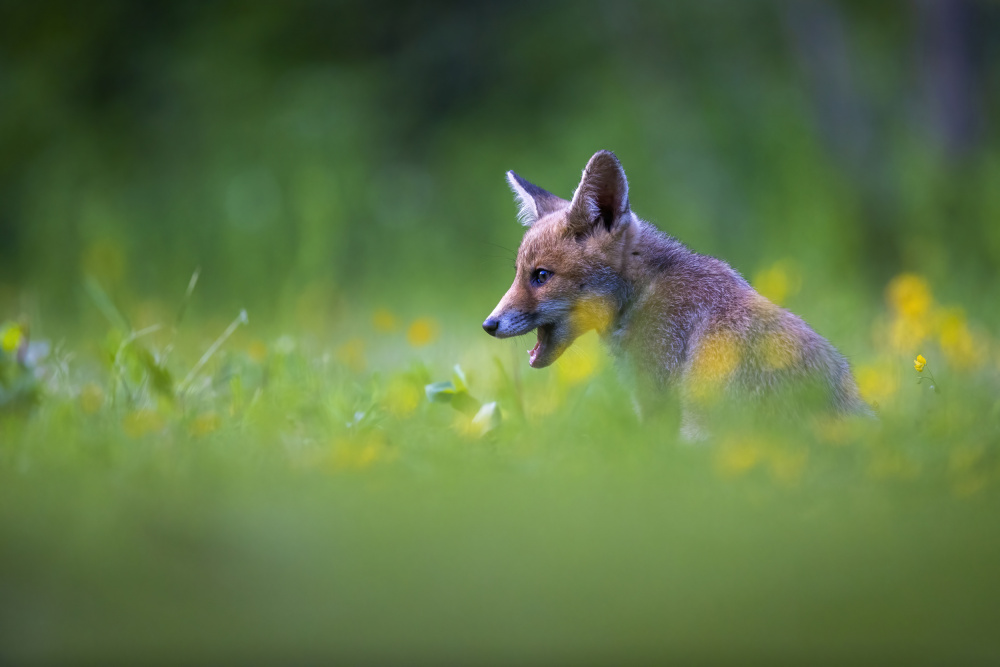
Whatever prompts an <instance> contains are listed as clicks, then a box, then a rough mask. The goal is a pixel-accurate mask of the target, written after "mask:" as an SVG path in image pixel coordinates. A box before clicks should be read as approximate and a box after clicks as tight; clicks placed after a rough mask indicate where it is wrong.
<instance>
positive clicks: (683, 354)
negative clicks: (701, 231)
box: [483, 151, 871, 439]
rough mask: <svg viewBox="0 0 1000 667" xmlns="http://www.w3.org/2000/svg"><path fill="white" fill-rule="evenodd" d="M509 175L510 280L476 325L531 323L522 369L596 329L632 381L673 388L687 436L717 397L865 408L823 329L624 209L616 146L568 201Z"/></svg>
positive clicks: (720, 400)
mask: <svg viewBox="0 0 1000 667" xmlns="http://www.w3.org/2000/svg"><path fill="white" fill-rule="evenodd" d="M507 180H508V182H509V184H510V187H511V189H512V190H513V191H514V194H515V198H516V200H517V202H518V205H519V208H520V212H519V218H520V221H521V223H522V224H523V225H525V226H526V227H527V231H526V232H525V234H524V238H523V240H522V242H521V246H520V248H519V249H518V253H517V270H516V274H515V277H514V282H513V284H512V285H511V287H510V289H509V290H508V291H507V293H506V294H505V295H504V297H503V298H502V299H501V300H500V303H499V304H498V305H497V307H496V308H495V309H494V311H493V312H492V313H491V314H490V316H489V317H488V318H487V319H486V321H485V322H484V323H483V328H484V329H485V330H486V331H487V333H489V334H491V335H493V336H496V337H498V338H507V337H511V336H520V335H523V334H526V333H529V332H531V331H532V330H535V331H537V343H536V345H535V347H534V348H533V349H532V350H530V351H529V363H530V365H531V366H532V367H534V368H543V367H545V366H548V365H549V364H551V363H552V362H554V361H555V360H556V359H558V358H559V356H560V355H561V354H562V353H563V352H564V351H565V350H566V349H567V348H568V347H569V346H570V345H571V344H572V343H573V341H574V340H575V339H576V338H577V337H579V336H581V335H582V334H584V333H586V332H588V331H590V330H596V331H597V332H598V334H599V335H600V336H601V338H602V340H603V341H604V342H605V343H606V344H607V345H608V347H609V348H610V351H611V352H612V354H613V355H614V356H615V357H616V358H618V359H619V360H620V361H621V362H622V363H623V365H624V366H625V367H626V368H628V369H631V370H632V371H633V372H634V375H635V377H637V379H638V381H639V382H640V383H642V384H643V385H647V386H650V387H652V388H653V389H654V391H663V390H668V389H674V390H676V391H677V392H678V393H679V396H680V401H681V408H682V427H681V428H682V433H683V434H684V435H685V436H686V437H688V438H690V439H700V438H702V437H704V435H705V434H706V429H705V422H706V421H707V418H708V415H709V414H710V412H711V410H712V409H713V408H714V407H716V406H719V405H728V406H737V407H743V408H750V409H752V410H759V411H765V412H769V413H770V412H779V413H780V412H784V413H794V414H799V413H801V412H802V411H803V408H805V409H806V410H810V411H827V412H832V413H834V414H841V415H845V414H866V415H868V414H871V409H870V407H869V406H868V405H867V404H866V403H865V402H864V401H863V400H862V399H861V397H860V396H859V393H858V389H857V385H856V383H855V381H854V378H853V376H852V374H851V371H850V368H849V366H848V364H847V361H846V360H845V359H844V357H843V356H842V355H841V354H840V353H839V352H838V351H837V350H836V348H834V347H833V345H831V344H830V343H829V342H828V341H827V340H826V339H824V338H823V337H822V336H820V335H819V334H817V333H816V332H815V331H813V330H812V328H810V327H809V325H808V324H806V323H805V322H804V321H803V320H802V319H801V318H799V317H798V316H796V315H794V314H792V313H791V312H789V311H787V310H785V309H783V308H780V307H778V306H777V305H775V304H774V303H772V302H770V301H769V300H767V299H766V298H764V297H763V296H761V295H760V294H758V293H757V292H756V291H755V290H754V289H753V287H751V286H750V284H749V283H748V282H747V281H746V280H745V279H744V278H743V277H742V276H741V275H740V274H739V273H738V272H736V271H735V270H734V269H733V268H731V267H730V266H729V265H728V264H726V263H725V262H723V261H721V260H719V259H716V258H714V257H709V256H706V255H701V254H698V253H695V252H693V251H691V250H690V249H688V248H687V247H686V246H684V245H683V244H682V243H681V242H679V241H677V240H676V239H674V238H671V237H670V236H667V235H666V234H664V233H662V232H660V231H659V230H658V229H656V228H655V227H654V226H652V225H651V224H649V223H647V222H644V221H642V220H640V219H639V218H638V217H637V216H636V215H635V214H634V213H633V212H632V210H631V206H630V203H629V193H628V182H627V180H626V178H625V172H624V170H623V169H622V166H621V164H620V163H619V161H618V159H617V158H616V157H615V156H614V154H613V153H610V152H608V151H600V152H598V153H596V154H595V155H594V156H593V157H592V158H591V159H590V161H589V162H588V163H587V166H586V168H585V169H584V171H583V177H582V179H581V181H580V185H579V186H578V187H577V189H576V191H575V193H574V195H573V197H572V199H571V200H565V199H562V198H561V197H558V196H556V195H554V194H552V193H550V192H547V191H546V190H543V189H542V188H539V187H537V186H535V185H533V184H531V183H529V182H528V181H526V180H524V179H523V178H521V177H520V176H518V175H517V174H515V173H514V172H512V171H511V172H508V173H507Z"/></svg>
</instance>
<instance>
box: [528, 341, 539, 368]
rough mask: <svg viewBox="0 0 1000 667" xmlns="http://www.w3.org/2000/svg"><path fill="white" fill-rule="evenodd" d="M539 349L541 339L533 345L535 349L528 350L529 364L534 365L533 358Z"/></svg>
mask: <svg viewBox="0 0 1000 667" xmlns="http://www.w3.org/2000/svg"><path fill="white" fill-rule="evenodd" d="M541 347H542V341H541V339H539V340H538V342H537V343H535V347H533V348H531V349H530V350H528V363H529V364H533V363H535V357H537V356H538V350H540V349H541Z"/></svg>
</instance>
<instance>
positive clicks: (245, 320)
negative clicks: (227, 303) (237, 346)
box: [177, 310, 250, 394]
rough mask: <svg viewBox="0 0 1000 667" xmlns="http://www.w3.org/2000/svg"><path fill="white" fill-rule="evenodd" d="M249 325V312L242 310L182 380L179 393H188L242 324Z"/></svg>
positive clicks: (178, 387)
mask: <svg viewBox="0 0 1000 667" xmlns="http://www.w3.org/2000/svg"><path fill="white" fill-rule="evenodd" d="M249 323H250V318H249V317H247V311H246V310H241V311H240V314H239V315H237V316H236V319H235V320H233V321H232V323H230V325H229V326H228V327H226V330H225V331H223V332H222V335H221V336H219V337H218V338H216V339H215V342H214V343H212V344H211V345H210V346H209V348H208V349H207V350H205V354H203V355H201V359H199V360H198V363H196V364H195V365H194V368H192V369H191V372H189V373H188V374H187V375H186V376H185V377H184V379H183V380H181V383H180V384H179V385H177V393H178V394H183V393H184V392H186V391H187V390H188V387H189V386H190V384H191V382H192V381H193V380H194V379H195V377H197V376H198V373H199V371H201V369H202V368H203V367H204V366H205V364H207V363H208V360H209V359H211V358H212V356H213V355H214V354H215V353H216V352H218V350H219V348H220V347H222V345H223V343H225V342H226V341H227V340H228V339H229V337H230V336H232V335H233V332H235V331H236V330H237V329H238V328H239V326H240V325H241V324H249Z"/></svg>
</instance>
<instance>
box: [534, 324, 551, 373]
mask: <svg viewBox="0 0 1000 667" xmlns="http://www.w3.org/2000/svg"><path fill="white" fill-rule="evenodd" d="M554 328H555V327H554V325H552V324H543V325H541V326H540V327H538V328H537V329H536V331H537V332H538V342H536V343H535V347H533V348H531V349H530V350H528V363H529V364H530V365H531V367H532V368H544V367H545V366H548V365H549V364H551V363H552V362H553V361H555V357H553V356H552V347H553V345H552V343H553V341H552V330H553V329H554ZM556 356H558V355H556Z"/></svg>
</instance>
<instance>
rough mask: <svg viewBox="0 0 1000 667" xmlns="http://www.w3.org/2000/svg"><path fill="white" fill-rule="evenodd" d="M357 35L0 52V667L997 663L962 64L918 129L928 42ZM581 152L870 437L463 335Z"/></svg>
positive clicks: (798, 14)
mask: <svg viewBox="0 0 1000 667" xmlns="http://www.w3.org/2000/svg"><path fill="white" fill-rule="evenodd" d="M369 4H370V5H371V6H368V5H364V6H362V5H360V4H359V5H351V4H350V3H345V4H336V3H334V4H328V3H322V2H306V1H303V2H299V3H289V5H288V6H282V5H279V4H276V3H275V4H265V3H260V4H256V5H253V6H249V5H248V6H246V7H242V8H237V7H236V6H232V5H224V4H219V3H182V2H178V3H155V2H151V3H146V4H143V5H141V6H140V5H138V4H134V3H127V2H122V3H115V2H107V3H104V4H100V8H99V11H98V10H95V11H91V10H90V9H86V8H85V7H84V5H79V6H78V5H77V4H76V3H51V4H49V5H48V7H50V8H52V7H56V8H58V10H59V11H43V10H42V9H39V6H42V5H45V3H38V6H36V4H35V3H20V4H17V3H13V4H11V5H9V6H6V7H4V8H2V9H0V18H3V19H4V20H0V662H2V663H5V664H6V663H11V664H29V663H56V664H65V663H80V662H93V663H103V664H109V663H131V664H137V663H138V664H147V663H150V662H163V663H176V662H181V661H185V662H206V663H218V662H236V663H257V662H289V661H302V662H308V661H319V660H331V661H332V660H339V661H341V662H349V663H361V664H364V663H373V664H392V663H425V664H450V663H495V664H511V663H517V664H525V663H530V664H554V663H571V664H608V663H613V664H626V663H651V662H653V663H664V662H667V663H675V664H691V663H695V664H719V663H728V664H748V663H749V664H755V663H759V664H771V665H773V664H780V663H791V664H804V663H808V664H823V663H828V664H844V663H847V662H851V663H859V662H870V663H875V664H897V663H899V664H909V665H912V664H941V663H950V664H994V663H996V662H997V661H998V660H1000V639H998V635H997V621H998V619H1000V570H998V568H997V563H998V562H1000V530H998V529H997V525H998V524H997V516H998V513H1000V310H998V309H997V307H996V294H997V293H998V289H1000V277H998V276H1000V274H998V272H997V270H996V269H997V267H998V266H1000V234H998V233H997V229H1000V227H998V226H997V224H996V221H997V220H998V219H1000V198H998V197H997V192H998V190H997V189H996V187H995V183H996V182H997V178H998V177H1000V159H998V157H997V156H998V151H997V141H996V137H995V136H994V135H995V133H991V129H990V127H989V119H990V118H991V117H994V116H995V109H996V107H997V90H996V81H1000V78H997V76H996V65H995V64H994V63H996V62H1000V59H995V58H994V59H990V58H989V57H986V56H983V57H982V58H981V60H977V61H975V63H976V64H977V67H971V66H970V70H969V71H968V72H966V73H967V74H968V78H967V79H962V80H963V81H966V82H967V83H968V84H969V86H970V87H971V88H972V89H973V91H974V92H975V96H974V98H975V100H976V103H975V104H972V103H971V102H970V106H969V108H968V111H969V114H970V117H975V118H978V121H977V123H978V124H977V123H973V122H971V121H970V124H968V125H960V126H959V127H958V130H956V129H955V126H953V125H950V124H949V122H950V121H949V118H944V119H943V120H942V118H939V117H938V116H935V110H938V111H939V110H940V109H938V107H936V106H935V105H934V103H933V102H934V100H933V95H930V98H928V97H927V96H926V95H925V93H926V91H928V90H931V91H933V90H936V89H935V88H934V86H935V85H936V83H940V82H937V81H936V80H935V79H934V77H933V76H932V75H933V72H936V71H939V70H935V69H934V68H932V67H928V66H925V65H926V61H923V60H919V59H916V60H915V61H910V60H906V59H903V58H901V57H900V55H899V54H900V53H910V51H907V49H911V50H912V52H913V53H924V51H921V49H924V50H926V51H927V53H930V54H931V55H932V56H933V55H934V54H937V55H940V54H938V53H937V52H936V51H934V48H937V47H935V46H934V44H939V42H935V41H934V40H929V41H920V40H921V39H922V37H921V35H924V36H925V37H926V34H925V33H924V32H921V31H920V29H918V28H920V26H923V27H924V28H927V26H930V28H927V30H931V31H932V32H933V30H935V29H941V30H947V29H949V28H948V26H949V25H950V24H949V23H948V22H947V21H946V20H943V19H942V20H936V21H929V22H926V21H925V19H927V16H925V14H926V13H928V12H931V13H933V8H934V7H936V6H937V5H935V4H934V3H924V4H920V5H919V6H918V5H913V6H912V7H909V6H908V8H907V9H906V10H900V11H899V13H898V14H897V13H894V12H891V11H889V10H888V9H886V8H878V7H869V6H862V5H852V4H844V5H841V4H834V3H830V4H828V5H827V4H823V5H820V4H817V5H811V7H812V9H793V8H791V7H792V6H791V5H788V6H786V5H784V4H782V3H760V4H759V5H755V6H753V7H751V6H750V4H749V3H748V4H747V5H746V6H745V7H743V8H741V9H736V8H735V7H734V6H731V5H728V4H727V5H726V6H727V12H725V13H724V14H725V16H722V15H720V14H719V13H718V12H717V11H716V10H718V5H717V4H716V3H678V4H677V5H676V6H674V7H669V6H666V5H664V6H661V5H659V4H654V3H642V2H639V3H621V4H620V5H617V4H616V5H615V6H614V7H611V6H610V5H601V4H599V3H581V4H583V5H584V6H585V7H586V8H587V9H588V11H587V12H581V11H578V6H577V5H572V6H570V5H566V4H552V5H551V6H536V5H535V4H533V3H526V2H525V3H511V4H510V8H509V9H506V10H501V9H500V8H499V7H496V8H491V7H488V6H485V5H484V6H479V5H476V6H475V7H473V6H472V5H467V4H463V3H447V2H445V3H440V4H438V5H435V7H434V10H433V11H430V10H425V9H422V8H420V7H411V6H404V5H398V6H397V5H393V4H391V3H389V4H384V3H369ZM959 4H961V3H959ZM963 6H964V5H963ZM974 9H975V12H978V14H976V13H975V12H973V14H971V15H972V16H974V17H978V23H977V22H975V21H974V22H973V24H974V25H978V26H986V27H987V29H984V30H983V31H980V32H976V31H971V32H968V33H965V32H961V31H960V35H959V36H960V37H962V39H965V40H967V41H966V42H963V41H962V40H961V39H959V40H958V41H953V42H949V41H944V42H940V43H943V44H952V45H954V44H959V45H963V44H966V43H967V44H969V45H971V46H969V52H970V53H974V54H980V55H982V54H986V55H987V56H988V55H989V54H991V53H995V52H996V50H997V47H996V45H995V39H993V38H992V37H991V35H992V34H1000V32H997V31H993V32H992V33H991V32H989V30H988V27H989V26H995V25H998V22H1000V15H998V14H997V12H996V11H995V10H992V9H989V8H988V7H986V6H985V5H983V6H980V5H974ZM970 11H972V10H970ZM577 14H579V16H577ZM932 18H933V17H932ZM945 18H947V17H945ZM567 21H569V22H570V24H571V25H570V26H569V27H567V25H566V22H567ZM12 26H16V27H12ZM570 28H572V29H570ZM554 35H557V36H558V37H554ZM609 35H610V37H609ZM838 40H842V41H838ZM931 42H933V44H931V45H930V46H928V44H930V43H931ZM973 47H975V48H973ZM928 57H930V56H928ZM970 58H971V56H970ZM949 62H950V61H949ZM970 62H972V61H970ZM830 63H834V66H833V67H832V69H829V70H828V69H824V68H826V67H827V66H828V65H830ZM841 66H842V68H843V69H837V68H838V67H841ZM949 71H950V70H949ZM843 72H847V73H849V74H850V75H851V76H846V75H845V76H846V81H847V83H845V79H844V78H838V77H840V76H841V74H842V73H843ZM949 81H950V80H949ZM594 91H599V94H595V93H594ZM956 94H957V93H956ZM959 97H961V96H960V95H959ZM960 106H961V105H957V104H956V105H954V106H951V107H948V109H950V110H951V111H955V109H958V108H959V107H960ZM991 111H992V112H993V113H992V115H991ZM963 118H964V116H963ZM602 148H607V149H611V150H614V151H616V153H617V154H618V156H619V157H620V158H621V160H622V162H623V164H624V166H625V169H626V171H627V173H628V174H629V178H630V186H631V189H630V194H631V195H632V205H633V210H634V211H635V212H636V213H637V214H638V215H640V216H641V217H643V218H644V219H648V220H650V221H651V222H653V223H655V224H657V225H658V226H659V227H660V228H661V229H663V230H664V231H667V232H668V233H670V234H673V235H675V236H677V237H678V238H680V239H681V240H682V241H684V242H685V243H688V244H689V245H690V246H691V247H692V248H693V249H695V250H697V251H699V252H705V253H708V254H712V255H716V256H719V257H721V258H723V259H725V260H727V261H729V262H730V263H731V264H732V265H733V266H734V267H735V268H737V269H738V270H740V271H741V272H742V273H743V274H744V275H745V276H746V277H747V279H748V280H750V281H751V282H752V283H753V285H754V286H755V287H756V288H757V289H758V290H759V291H760V292H761V293H762V294H764V295H765V296H767V297H768V298H770V299H771V300H773V301H774V302H775V303H778V304H781V305H783V306H785V307H787V308H789V309H790V310H792V311H794V312H796V313H797V314H799V315H801V316H802V317H803V318H804V319H805V320H806V321H808V322H809V323H810V324H811V325H812V326H813V327H814V328H815V329H816V330H817V331H818V332H819V333H821V334H822V335H824V336H826V337H827V338H829V339H830V340H831V341H832V342H833V343H834V344H835V345H836V346H837V347H838V348H839V349H840V350H841V351H842V352H843V353H844V354H845V355H846V356H847V357H848V358H849V360H850V362H851V364H852V367H853V369H854V372H855V375H856V377H857V380H858V384H859V387H860V388H861V391H862V393H863V395H864V397H865V398H866V400H868V401H869V402H870V403H871V404H872V405H873V407H874V408H875V409H876V411H877V413H878V419H877V420H857V421H851V420H846V421H835V420H831V419H824V418H811V419H808V420H804V421H803V422H802V423H799V424H796V425H794V426H786V427H782V428H768V427H766V426H759V425H758V426H749V425H747V424H745V423H744V422H742V421H740V420H739V419H738V418H737V416H735V415H734V416H732V418H731V419H728V418H720V419H719V420H718V423H716V424H713V429H712V437H711V438H710V439H709V441H707V442H705V443H702V444H698V445H692V444H689V443H685V442H682V441H681V440H680V439H679V437H678V427H679V415H678V411H677V409H676V406H675V405H673V403H672V402H670V401H666V402H665V404H664V405H663V406H662V409H660V410H659V411H656V412H653V413H652V414H650V415H647V416H646V417H645V418H644V419H643V420H641V421H640V420H639V419H638V418H637V417H636V415H635V412H634V410H633V407H632V388H631V387H630V386H629V384H628V381H627V380H626V379H624V378H623V377H622V376H621V375H620V374H619V372H618V369H616V367H615V364H614V362H613V360H612V359H610V358H609V357H608V355H607V353H606V352H605V351H604V350H603V349H602V347H601V345H600V342H599V340H598V339H597V337H596V335H595V334H593V333H591V334H588V335H587V336H585V337H583V338H581V339H580V340H579V341H577V342H576V343H575V345H574V346H573V347H572V348H571V349H570V350H568V351H567V353H566V354H565V355H564V356H563V357H562V358H561V359H560V360H559V361H558V362H557V363H556V364H555V365H554V366H553V367H551V368H548V369H544V370H533V369H531V368H529V367H528V364H527V354H526V349H527V348H529V347H531V345H532V344H533V342H534V338H533V336H527V337H524V338H523V339H515V340H503V341H501V340H495V339H493V338H491V337H489V336H487V335H486V334H485V333H483V331H482V329H481V322H482V320H483V319H484V318H485V316H486V315H487V314H488V313H489V312H490V311H491V310H492V308H493V307H494V305H495V304H496V302H497V300H498V299H499V298H500V296H501V295H502V294H503V292H504V291H505V290H506V289H507V287H508V285H509V283H510V280H511V277H512V275H513V269H512V268H511V264H512V261H513V252H514V249H515V248H516V246H517V243H518V241H519V238H520V235H521V232H522V229H521V228H520V227H519V226H518V225H517V223H516V221H515V216H516V207H515V206H514V203H513V201H512V198H511V196H510V193H509V191H508V189H507V187H506V184H505V182H504V178H503V175H504V172H505V171H506V170H507V169H515V170H517V171H518V173H520V174H522V175H523V176H525V177H526V178H528V179H529V180H531V181H532V182H535V183H538V184H539V185H540V186H542V187H546V188H548V189H550V190H552V191H553V192H555V193H557V194H560V195H562V196H568V195H569V194H570V192H571V190H572V187H573V186H574V185H575V183H576V182H577V181H578V178H579V170H580V169H581V168H582V167H583V165H584V164H585V161H586V159H587V157H589V156H590V155H591V154H592V153H593V152H594V151H596V150H598V149H602ZM529 339H530V340H529ZM723 417H725V415H723Z"/></svg>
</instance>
